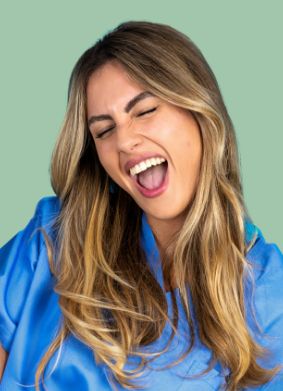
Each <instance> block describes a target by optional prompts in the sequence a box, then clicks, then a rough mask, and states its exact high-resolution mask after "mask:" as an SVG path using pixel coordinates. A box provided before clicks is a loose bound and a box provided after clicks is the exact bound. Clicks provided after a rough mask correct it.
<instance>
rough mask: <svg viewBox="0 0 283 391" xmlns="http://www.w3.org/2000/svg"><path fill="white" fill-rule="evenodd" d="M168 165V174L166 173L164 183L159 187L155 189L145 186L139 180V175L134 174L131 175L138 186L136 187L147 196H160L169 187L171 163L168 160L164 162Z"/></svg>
mask: <svg viewBox="0 0 283 391" xmlns="http://www.w3.org/2000/svg"><path fill="white" fill-rule="evenodd" d="M163 164H165V165H166V174H165V177H164V179H163V181H162V183H161V184H160V186H159V187H158V188H155V189H147V188H145V187H143V186H142V185H141V184H140V183H139V181H138V175H134V176H131V179H132V181H133V183H134V185H135V187H136V189H137V190H138V191H139V192H140V193H141V194H142V195H143V196H145V197H147V198H153V197H157V196H159V195H160V194H162V193H163V192H164V191H165V190H166V189H167V187H168V184H169V165H168V162H167V161H166V162H165V163H163Z"/></svg>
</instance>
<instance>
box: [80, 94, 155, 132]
mask: <svg viewBox="0 0 283 391" xmlns="http://www.w3.org/2000/svg"><path fill="white" fill-rule="evenodd" d="M151 96H155V95H153V94H152V93H151V92H150V91H143V92H141V93H140V94H138V95H136V96H134V97H133V98H132V99H131V100H130V101H129V102H128V103H127V104H126V106H125V108H124V112H125V113H128V112H129V111H130V110H132V108H133V107H134V106H135V105H136V104H137V103H138V102H139V101H141V100H142V99H145V98H148V97H151ZM112 119H113V118H112V117H111V115H109V114H100V115H92V116H91V117H90V118H89V119H88V122H87V123H88V126H89V127H90V125H92V124H93V123H94V122H96V121H105V120H112Z"/></svg>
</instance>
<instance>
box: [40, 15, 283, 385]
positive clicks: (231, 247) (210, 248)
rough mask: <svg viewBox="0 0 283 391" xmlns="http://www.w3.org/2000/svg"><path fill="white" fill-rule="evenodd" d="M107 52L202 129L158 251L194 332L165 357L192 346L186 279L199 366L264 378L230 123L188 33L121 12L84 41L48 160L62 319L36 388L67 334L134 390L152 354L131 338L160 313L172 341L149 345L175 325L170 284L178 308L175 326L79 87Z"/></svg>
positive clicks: (267, 374) (140, 336) (146, 338)
mask: <svg viewBox="0 0 283 391" xmlns="http://www.w3.org/2000/svg"><path fill="white" fill-rule="evenodd" d="M108 61H118V62H119V63H120V64H122V65H123V66H124V68H125V69H126V71H127V72H128V74H129V76H130V77H131V78H132V79H133V80H135V81H136V82H138V83H140V84H141V85H143V86H144V87H145V88H146V90H148V91H150V92H152V93H153V94H155V95H156V96H158V97H160V98H161V99H163V100H165V101H167V102H169V103H172V104H174V105H177V106H179V107H181V108H183V109H185V110H189V111H190V112H191V113H192V114H193V115H194V117H195V119H196V121H197V122H198V125H199V128H200V132H201V138H202V143H203V156H202V164H201V172H200V176H199V183H198V186H197V189H196V192H195V195H194V197H193V199H192V200H191V204H190V208H189V211H188V214H187V217H186V220H185V223H184V225H183V227H182V229H181V230H180V231H179V232H178V233H177V234H176V235H175V237H174V238H173V239H172V242H171V243H170V244H168V248H167V251H166V252H165V254H164V264H165V269H164V276H165V279H167V277H168V276H169V274H170V265H169V261H168V259H169V258H171V259H172V257H173V259H174V273H175V277H176V281H177V283H178V286H179V287H180V297H181V302H182V305H183V307H184V310H185V314H186V318H187V322H188V325H189V327H190V333H191V342H190V346H189V347H188V349H187V351H186V352H185V353H184V354H183V355H182V356H181V357H180V358H179V360H178V361H176V362H174V363H170V364H169V366H172V365H176V363H178V362H180V361H182V360H183V359H184V358H185V357H186V356H187V355H189V354H190V351H191V350H192V348H193V346H194V343H195V331H194V328H193V323H192V317H191V311H192V308H190V304H189V300H188V297H187V287H188V286H189V287H190V291H191V296H192V303H193V306H194V310H195V314H196V319H197V322H198V327H199V335H200V339H201V341H202V343H204V344H205V345H206V346H207V347H208V348H209V349H211V351H212V352H213V355H212V360H211V362H210V366H209V367H208V369H207V370H209V369H210V368H211V367H212V366H213V365H214V364H215V361H216V360H219V361H220V363H221V364H222V366H223V367H224V368H228V369H229V371H230V376H229V379H228V380H227V384H226V388H227V390H231V391H233V390H236V389H238V388H242V387H249V386H259V385H261V384H264V383H266V382H268V381H269V380H270V379H271V378H272V377H273V376H274V375H275V374H276V372H277V371H278V368H273V369H265V368H262V367H261V366H260V365H259V364H258V363H257V359H258V358H259V357H263V356H264V355H265V354H267V351H266V350H265V349H264V348H263V347H261V346H260V345H259V344H257V343H256V342H255V341H254V340H253V338H252V336H251V335H250V333H249V330H248V327H247V322H246V316H245V305H246V303H245V302H244V286H245V283H246V281H252V269H251V265H250V264H249V262H248V261H247V259H246V257H245V256H246V253H247V251H248V248H247V246H246V244H245V232H244V221H245V218H249V215H248V212H247V210H246V207H245V204H244V200H243V192H242V185H241V178H240V170H239V160H238V151H237V142H236V137H235V132H234V129H233V125H232V122H231V119H230V117H229V115H228V113H227V110H226V107H225V104H224V102H223V99H222V96H221V93H220V90H219V87H218V84H217V81H216V79H215V77H214V75H213V72H212V71H211V69H210V67H209V65H208V64H207V62H206V60H205V59H204V57H203V55H202V54H201V52H200V51H199V49H198V48H197V47H196V46H195V45H194V43H193V42H192V41H191V40H190V39H189V38H188V37H187V36H185V35H183V34H182V33H180V32H178V31H176V30H174V29H173V28H172V27H169V26H167V25H164V24H157V23H151V22H145V21H144V22H139V21H130V22H125V23H123V24H121V25H119V26H118V27H117V28H116V29H114V30H113V31H111V32H109V33H107V34H106V35H105V36H104V37H103V38H102V39H100V40H99V41H98V42H97V43H96V44H95V45H94V46H92V47H91V48H90V49H88V50H87V51H86V52H85V53H84V54H83V55H82V56H81V57H80V59H79V60H78V62H77V64H76V65H75V67H74V70H73V72H72V75H71V80H70V86H69V100H68V106H67V111H66V116H65V119H64V122H63V125H62V129H61V132H60V135H59V137H58V140H57V143H56V146H55V148H54V151H53V155H52V161H51V182H52V186H53V189H54V191H55V193H56V194H57V195H58V197H59V198H60V199H61V201H62V209H61V212H60V215H59V216H58V220H57V225H58V235H57V241H56V251H55V250H54V246H53V244H52V243H51V241H50V240H48V238H46V244H47V248H48V257H49V262H50V267H51V270H52V273H53V274H54V276H55V277H56V286H55V291H56V292H57V293H58V295H59V304H60V307H61V310H62V313H63V323H62V325H61V328H60V331H59V333H58V336H57V337H56V338H55V339H54V341H53V343H52V345H51V346H50V347H49V349H48V351H47V352H46V354H45V355H44V356H43V358H42V360H41V362H40V364H39V366H38V368H37V372H36V378H35V381H36V385H37V390H38V389H39V383H40V381H41V378H42V379H43V378H44V370H45V368H46V366H47V363H48V361H49V360H50V358H51V356H52V355H53V354H54V353H55V351H56V350H57V349H58V348H59V347H60V346H61V345H62V343H63V341H64V340H65V339H66V338H67V337H68V335H70V334H73V335H74V336H76V337H77V338H78V339H79V340H81V341H82V342H83V343H85V344H86V345H87V346H89V347H90V348H91V349H92V351H93V355H94V359H95V361H96V363H104V364H106V365H107V366H108V367H109V369H110V373H111V374H112V380H111V381H113V387H115V382H116V381H117V382H119V383H120V384H121V385H122V386H124V387H125V388H128V389H137V388H142V384H137V383H136V380H137V378H138V377H140V376H141V374H142V372H143V369H144V368H145V365H146V364H147V363H148V362H149V361H150V360H152V358H149V356H147V355H146V354H145V353H141V352H140V351H139V347H142V346H146V345H148V344H150V343H152V342H154V341H155V340H157V339H158V338H159V337H160V335H161V333H162V330H163V328H164V326H165V324H166V322H169V324H171V326H172V333H171V338H170V340H169V342H168V344H167V346H166V347H165V349H164V350H163V351H161V352H155V354H154V356H158V355H160V354H162V353H163V352H164V351H165V350H166V349H168V346H169V343H170V342H171V340H172V338H173V337H174V335H175V333H177V318H178V308H177V305H176V298H175V297H174V291H173V289H172V291H171V292H172V298H173V305H174V312H175V313H176V315H177V316H176V318H174V322H173V323H172V322H171V320H170V319H169V318H168V308H167V301H166V297H165V295H164V292H163V290H162V288H161V287H160V285H159V284H158V282H157V281H156V279H155V278H154V276H153V275H152V273H151V271H150V268H149V266H148V262H147V260H146V256H145V252H144V250H143V248H142V247H141V244H140V227H141V215H142V211H141V209H140V208H139V207H138V206H137V204H136V203H135V202H134V200H133V199H132V198H131V197H130V196H129V195H128V194H127V193H126V192H125V191H124V190H123V189H121V188H118V189H117V191H116V192H110V189H109V188H110V183H111V182H110V178H109V177H108V175H107V173H106V172H105V171H104V169H103V167H102V166H101V164H100V162H99V159H98V156H97V153H96V149H95V145H94V141H93V139H92V137H91V134H90V132H89V130H88V127H87V121H86V85H87V82H88V79H89V77H90V75H91V74H92V73H93V72H94V71H95V70H96V69H98V68H99V67H101V66H102V65H103V64H105V63H106V62H108ZM249 220H251V219H250V218H249ZM251 245H252V243H251V244H250V246H251ZM168 283H170V281H169V279H168ZM255 324H256V320H255ZM152 354H153V352H151V354H150V356H152ZM129 355H135V356H139V357H140V358H141V363H140V365H139V366H138V367H137V368H136V369H135V370H133V371H125V370H124V366H125V364H126V362H127V358H128V357H129Z"/></svg>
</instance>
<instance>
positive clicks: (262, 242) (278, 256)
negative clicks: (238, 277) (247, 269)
mask: <svg viewBox="0 0 283 391" xmlns="http://www.w3.org/2000/svg"><path fill="white" fill-rule="evenodd" d="M254 232H256V235H255V236H254V238H253V244H252V246H251V247H250V249H249V250H248V252H247V255H246V257H247V260H248V261H249V262H250V263H251V265H252V267H253V269H254V277H255V280H256V281H257V283H258V284H260V283H261V282H264V283H266V282H267V281H271V280H272V279H275V280H278V279H280V278H282V275H283V254H282V252H281V250H280V248H279V247H278V245H277V244H275V243H270V242H268V241H267V240H266V239H265V237H264V235H263V233H262V232H261V230H260V229H259V228H258V227H256V226H254ZM281 282H282V280H281Z"/></svg>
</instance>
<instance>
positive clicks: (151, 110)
mask: <svg viewBox="0 0 283 391" xmlns="http://www.w3.org/2000/svg"><path fill="white" fill-rule="evenodd" d="M156 109H157V107H153V108H152V109H150V110H147V111H143V112H142V113H139V114H138V115H137V117H141V116H142V115H145V114H150V113H152V112H154V111H155V110H156ZM114 128H115V126H112V127H111V128H108V129H105V130H103V131H102V132H101V133H99V134H97V135H96V136H95V138H102V137H103V136H104V134H106V133H107V132H110V130H112V129H114Z"/></svg>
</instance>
